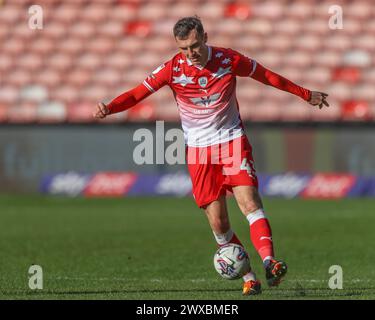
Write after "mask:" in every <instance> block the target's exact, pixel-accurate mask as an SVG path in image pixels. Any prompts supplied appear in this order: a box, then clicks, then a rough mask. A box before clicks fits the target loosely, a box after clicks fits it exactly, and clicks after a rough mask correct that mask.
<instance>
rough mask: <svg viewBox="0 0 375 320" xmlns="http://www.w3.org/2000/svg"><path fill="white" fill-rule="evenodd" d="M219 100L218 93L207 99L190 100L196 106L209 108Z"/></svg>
mask: <svg viewBox="0 0 375 320" xmlns="http://www.w3.org/2000/svg"><path fill="white" fill-rule="evenodd" d="M219 98H220V93H214V94H213V95H210V96H208V97H199V98H190V100H191V102H193V103H194V104H195V105H196V106H202V107H206V108H207V107H209V106H211V105H212V104H214V103H215V102H216V101H217V100H219Z"/></svg>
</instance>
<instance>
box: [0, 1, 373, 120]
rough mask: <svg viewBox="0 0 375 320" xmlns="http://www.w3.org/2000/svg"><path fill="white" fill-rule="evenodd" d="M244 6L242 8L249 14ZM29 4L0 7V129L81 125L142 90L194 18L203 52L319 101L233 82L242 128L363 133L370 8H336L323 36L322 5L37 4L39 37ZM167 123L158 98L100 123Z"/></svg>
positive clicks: (169, 99) (168, 109)
mask: <svg viewBox="0 0 375 320" xmlns="http://www.w3.org/2000/svg"><path fill="white" fill-rule="evenodd" d="M249 3H251V4H249ZM32 4H33V3H32V2H31V1H29V0H11V1H10V0H9V1H6V0H5V1H2V5H1V6H0V43H1V51H0V73H1V78H0V122H3V123H5V122H8V123H23V122H24V123H35V122H36V123H51V122H52V123H56V122H57V123H60V122H63V123H65V122H68V123H70V122H72V123H76V122H91V121H93V122H94V121H95V120H94V119H92V117H91V112H92V107H93V106H94V105H95V104H96V103H97V102H98V101H109V100H110V99H111V98H114V97H115V96H117V95H118V94H120V93H121V92H123V91H126V90H128V89H130V88H132V87H133V86H135V85H137V84H138V83H140V82H142V81H143V79H144V78H145V77H146V76H147V75H148V74H149V73H150V72H151V71H152V70H154V69H155V68H156V67H157V66H158V65H160V64H161V63H162V62H164V61H165V60H168V59H169V58H170V57H171V56H173V54H174V53H175V52H176V49H175V45H174V41H173V37H172V27H173V25H174V23H175V21H176V20H177V19H178V18H180V17H182V16H187V15H194V14H197V15H199V16H200V17H201V18H202V19H203V22H204V25H205V26H206V30H207V31H208V36H209V44H211V45H216V46H223V47H232V48H235V49H237V50H238V51H240V52H242V53H244V54H247V55H249V56H251V57H253V58H254V59H256V60H259V62H261V63H262V64H263V65H265V66H267V67H268V68H270V69H272V70H274V71H275V72H278V73H280V74H282V75H284V76H285V77H287V78H290V79H291V80H293V81H294V82H296V83H298V84H300V85H303V86H306V87H307V88H309V89H313V90H319V91H324V92H327V93H329V94H330V102H331V108H329V109H326V110H325V111H324V112H313V108H309V107H307V108H304V105H303V104H302V103H301V102H300V101H298V100H297V99H295V98H294V97H290V96H288V95H287V94H286V93H283V92H277V91H275V90H274V89H272V88H268V87H265V86H264V85H261V84H258V83H257V82H255V81H249V80H245V79H239V87H238V92H237V94H238V99H239V101H240V107H241V113H242V117H243V119H244V120H250V121H374V116H375V93H374V92H375V91H374V89H373V88H374V84H375V71H374V64H375V54H374V53H375V41H374V37H375V6H374V4H373V1H371V0H360V1H349V0H341V1H335V4H339V5H342V6H343V7H344V28H343V29H338V30H331V29H330V28H329V27H328V20H329V18H330V14H329V13H328V8H329V6H330V5H331V1H326V0H322V1H319V0H308V1H303V2H301V1H296V0H293V1H292V0H282V1H280V0H278V1H276V0H275V1H260V0H256V1H255V0H254V1H251V2H249V1H242V2H241V1H229V0H213V1H207V0H206V1H196V0H194V1H181V0H178V1H172V0H159V1H146V0H121V1H119V0H106V1H86V0H79V1H78V0H70V1H67V0H66V1H59V0H40V1H38V4H39V5H41V6H42V8H43V29H42V30H31V29H29V27H28V19H29V14H28V8H29V6H30V5H32ZM155 119H164V120H170V121H174V120H176V121H177V120H178V112H177V109H176V106H175V102H174V100H173V96H172V94H171V93H170V92H168V90H165V89H162V90H161V91H160V92H158V93H157V94H155V95H153V96H151V97H149V98H148V99H147V100H146V101H145V102H144V103H142V104H140V105H139V106H136V107H134V108H133V109H132V110H130V111H129V112H127V113H125V114H123V115H119V116H116V117H113V119H110V120H108V122H118V121H120V122H122V121H149V120H150V121H151V120H152V121H153V120H155Z"/></svg>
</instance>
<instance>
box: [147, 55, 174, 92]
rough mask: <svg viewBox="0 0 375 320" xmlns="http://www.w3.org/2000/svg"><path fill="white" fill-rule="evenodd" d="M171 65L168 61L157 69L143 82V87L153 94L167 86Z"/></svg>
mask: <svg viewBox="0 0 375 320" xmlns="http://www.w3.org/2000/svg"><path fill="white" fill-rule="evenodd" d="M171 65H172V63H171V61H168V62H166V63H163V64H162V65H160V66H159V67H157V68H156V69H155V70H154V71H152V72H151V74H150V75H149V76H148V77H147V78H146V79H145V80H144V81H143V85H144V86H145V87H146V88H147V89H148V90H150V91H151V92H155V91H157V90H159V89H160V88H162V87H163V86H165V85H166V84H168V83H169V82H170V78H171Z"/></svg>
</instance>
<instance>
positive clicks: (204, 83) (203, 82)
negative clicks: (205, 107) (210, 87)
mask: <svg viewBox="0 0 375 320" xmlns="http://www.w3.org/2000/svg"><path fill="white" fill-rule="evenodd" d="M198 83H199V85H200V86H201V87H202V88H205V87H206V86H207V83H208V79H207V77H200V78H199V79H198Z"/></svg>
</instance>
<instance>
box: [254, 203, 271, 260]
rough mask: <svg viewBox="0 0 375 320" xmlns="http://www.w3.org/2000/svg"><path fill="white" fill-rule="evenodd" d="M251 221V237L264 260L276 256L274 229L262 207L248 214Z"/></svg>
mask: <svg viewBox="0 0 375 320" xmlns="http://www.w3.org/2000/svg"><path fill="white" fill-rule="evenodd" d="M247 219H248V221H249V223H250V238H251V242H252V243H253V245H254V247H255V250H256V251H257V252H258V254H259V255H260V257H261V258H262V261H264V260H265V259H266V258H268V259H269V258H273V257H274V250H273V243H272V231H271V226H270V224H269V222H268V219H267V218H266V216H265V215H264V212H263V210H262V209H259V210H257V211H255V212H252V213H250V214H249V215H248V216H247Z"/></svg>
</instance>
